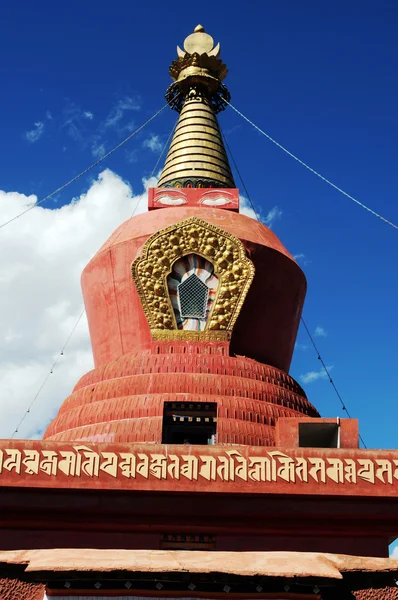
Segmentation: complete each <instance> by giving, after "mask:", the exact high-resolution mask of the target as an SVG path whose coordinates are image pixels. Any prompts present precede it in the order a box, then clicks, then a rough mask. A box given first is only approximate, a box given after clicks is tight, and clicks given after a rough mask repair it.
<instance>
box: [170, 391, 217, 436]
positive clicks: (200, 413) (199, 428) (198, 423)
mask: <svg viewBox="0 0 398 600" xmlns="http://www.w3.org/2000/svg"><path fill="white" fill-rule="evenodd" d="M216 433H217V403H216V402H165V403H164V410H163V432H162V443H163V444H188V445H202V446H209V445H212V444H215V441H216Z"/></svg>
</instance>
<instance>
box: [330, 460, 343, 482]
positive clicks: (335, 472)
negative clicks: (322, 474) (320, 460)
mask: <svg viewBox="0 0 398 600" xmlns="http://www.w3.org/2000/svg"><path fill="white" fill-rule="evenodd" d="M326 460H327V462H328V463H329V465H331V466H330V467H328V468H327V469H326V474H327V476H328V477H329V478H330V479H331V480H332V481H335V482H336V483H344V471H343V462H342V461H341V460H340V459H339V458H327V459H326Z"/></svg>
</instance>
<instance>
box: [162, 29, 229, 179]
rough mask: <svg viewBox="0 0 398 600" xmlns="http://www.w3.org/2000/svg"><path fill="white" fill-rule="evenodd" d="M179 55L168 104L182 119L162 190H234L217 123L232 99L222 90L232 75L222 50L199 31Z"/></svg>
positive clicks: (167, 164)
mask: <svg viewBox="0 0 398 600" xmlns="http://www.w3.org/2000/svg"><path fill="white" fill-rule="evenodd" d="M177 52H178V59H177V60H176V61H174V62H173V63H172V65H171V67H170V75H171V77H172V78H173V79H174V83H173V84H172V85H171V86H170V87H169V89H168V90H167V94H166V98H167V101H168V102H169V104H170V106H171V107H172V108H174V109H175V110H177V111H178V112H180V117H179V119H178V123H177V126H176V129H175V132H174V136H173V140H172V142H171V145H170V149H169V152H168V154H167V158H166V162H165V165H164V168H163V171H162V173H161V176H160V179H159V183H158V187H200V188H234V187H236V186H235V183H234V179H233V176H232V173H231V168H230V165H229V162H228V158H227V154H226V151H225V147H224V144H223V140H222V136H221V132H220V128H219V125H218V121H217V117H216V114H217V113H218V112H220V111H221V110H224V108H225V107H226V103H225V100H229V97H230V96H229V92H228V90H227V88H226V87H225V86H224V85H223V84H222V80H223V79H224V77H225V76H226V74H227V69H226V67H225V65H224V64H223V63H222V61H221V60H220V59H219V58H218V56H219V52H220V44H217V46H214V40H213V38H212V37H211V36H210V35H208V34H207V33H205V31H204V29H203V27H202V26H201V25H198V26H197V27H196V28H195V31H194V33H193V34H191V35H189V36H188V37H187V38H186V40H185V42H184V50H181V49H180V48H177Z"/></svg>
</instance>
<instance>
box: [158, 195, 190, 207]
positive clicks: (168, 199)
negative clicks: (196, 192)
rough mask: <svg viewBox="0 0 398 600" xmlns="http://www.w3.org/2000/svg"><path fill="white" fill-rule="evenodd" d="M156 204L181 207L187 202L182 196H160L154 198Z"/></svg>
mask: <svg viewBox="0 0 398 600" xmlns="http://www.w3.org/2000/svg"><path fill="white" fill-rule="evenodd" d="M156 202H157V203H158V204H163V205H164V206H181V205H182V204H187V200H186V199H185V198H183V197H182V196H171V195H165V196H160V197H158V198H156Z"/></svg>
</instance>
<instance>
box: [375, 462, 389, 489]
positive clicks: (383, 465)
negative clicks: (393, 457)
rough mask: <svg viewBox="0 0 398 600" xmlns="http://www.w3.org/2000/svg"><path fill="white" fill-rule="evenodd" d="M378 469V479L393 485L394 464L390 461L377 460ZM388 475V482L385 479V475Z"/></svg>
mask: <svg viewBox="0 0 398 600" xmlns="http://www.w3.org/2000/svg"><path fill="white" fill-rule="evenodd" d="M376 464H377V465H378V467H379V468H378V469H377V470H376V477H377V479H380V481H382V482H383V483H392V464H391V461H389V460H382V459H376ZM385 474H386V475H387V481H385V479H384V475H385Z"/></svg>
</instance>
